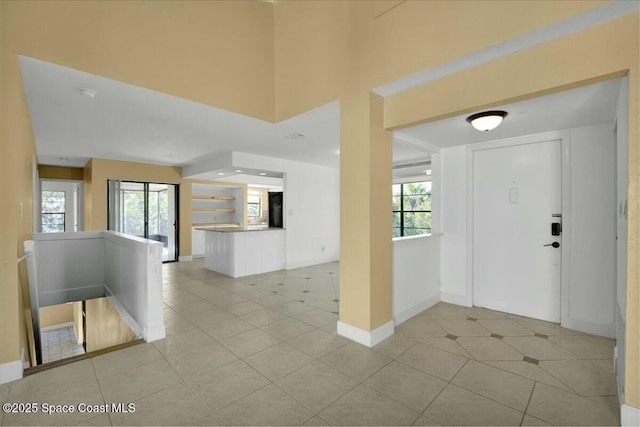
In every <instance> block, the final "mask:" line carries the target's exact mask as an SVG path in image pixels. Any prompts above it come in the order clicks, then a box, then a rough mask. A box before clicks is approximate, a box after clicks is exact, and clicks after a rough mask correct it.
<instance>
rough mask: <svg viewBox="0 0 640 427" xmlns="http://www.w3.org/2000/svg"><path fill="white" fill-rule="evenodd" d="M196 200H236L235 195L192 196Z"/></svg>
mask: <svg viewBox="0 0 640 427" xmlns="http://www.w3.org/2000/svg"><path fill="white" fill-rule="evenodd" d="M191 198H192V199H195V200H235V199H236V198H235V197H234V196H191Z"/></svg>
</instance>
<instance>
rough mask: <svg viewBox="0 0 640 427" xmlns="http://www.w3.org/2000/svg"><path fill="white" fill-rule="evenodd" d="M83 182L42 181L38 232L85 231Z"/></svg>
mask: <svg viewBox="0 0 640 427" xmlns="http://www.w3.org/2000/svg"><path fill="white" fill-rule="evenodd" d="M82 185H83V183H82V181H67V180H49V179H41V180H40V191H39V193H40V197H39V198H38V201H39V210H38V214H39V215H38V217H39V221H38V231H39V232H40V233H64V232H73V231H82V230H83V221H82V220H83V217H82Z"/></svg>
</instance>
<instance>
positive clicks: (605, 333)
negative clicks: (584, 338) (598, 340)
mask: <svg viewBox="0 0 640 427" xmlns="http://www.w3.org/2000/svg"><path fill="white" fill-rule="evenodd" d="M560 326H562V327H563V328H567V329H573V330H574V331H580V332H584V333H587V334H592V335H599V336H601V337H608V338H615V337H616V325H615V324H614V323H609V324H606V325H603V324H601V323H593V322H587V321H584V320H577V319H571V318H568V319H565V320H564V321H563V322H561V325H560Z"/></svg>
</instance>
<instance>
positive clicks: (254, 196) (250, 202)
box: [247, 191, 262, 218]
mask: <svg viewBox="0 0 640 427" xmlns="http://www.w3.org/2000/svg"><path fill="white" fill-rule="evenodd" d="M261 196H262V194H261V193H260V192H259V191H249V193H248V194H247V216H249V217H253V218H255V217H259V216H262V206H261V201H262V197H261Z"/></svg>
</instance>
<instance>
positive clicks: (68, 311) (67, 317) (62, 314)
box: [40, 304, 73, 328]
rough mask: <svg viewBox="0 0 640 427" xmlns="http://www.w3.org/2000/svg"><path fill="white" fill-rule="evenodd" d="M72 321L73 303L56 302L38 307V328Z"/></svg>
mask: <svg viewBox="0 0 640 427" xmlns="http://www.w3.org/2000/svg"><path fill="white" fill-rule="evenodd" d="M69 322H73V305H72V304H58V305H50V306H48V307H40V328H46V327H48V326H53V325H60V324H61V323H69Z"/></svg>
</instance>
